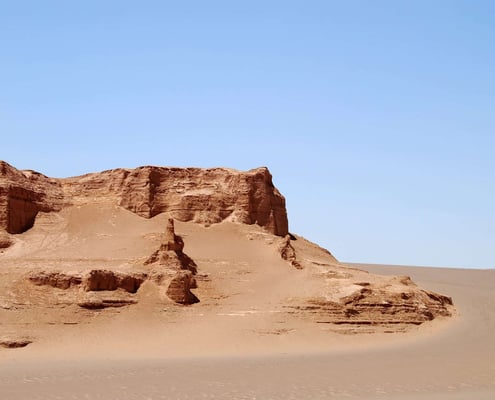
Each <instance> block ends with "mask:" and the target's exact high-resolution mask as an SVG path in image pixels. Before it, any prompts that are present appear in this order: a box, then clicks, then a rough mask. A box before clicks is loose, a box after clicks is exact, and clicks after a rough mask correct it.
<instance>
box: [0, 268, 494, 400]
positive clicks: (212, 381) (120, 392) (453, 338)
mask: <svg viewBox="0 0 495 400" xmlns="http://www.w3.org/2000/svg"><path fill="white" fill-rule="evenodd" d="M366 268H368V269H369V270H371V271H375V272H380V273H391V274H396V273H397V272H398V270H400V271H401V272H400V273H407V274H409V275H411V276H412V277H413V278H414V279H415V280H416V281H418V282H420V283H421V284H422V285H424V286H426V287H428V288H430V289H434V290H439V291H443V292H446V293H450V294H451V295H452V296H453V297H454V299H455V302H456V305H457V307H458V310H459V315H458V317H457V318H455V319H454V320H453V321H451V322H449V323H448V324H446V325H444V326H442V327H440V328H438V329H434V328H433V329H431V330H430V331H428V332H421V334H416V335H413V336H412V337H411V335H409V336H408V337H407V338H405V339H403V340H401V341H399V342H395V343H391V344H390V345H384V343H383V340H382V339H381V338H377V340H376V344H374V343H373V342H374V340H373V339H370V338H357V339H356V341H357V342H360V341H361V340H364V341H365V342H366V346H362V345H361V346H357V348H356V349H355V350H354V349H352V348H350V347H349V346H343V347H342V348H340V349H339V348H338V346H337V347H333V349H331V350H325V349H323V351H321V352H315V351H314V347H313V346H312V345H311V338H308V343H307V349H308V351H304V350H305V349H304V343H301V342H299V343H297V344H296V345H297V348H295V349H294V352H290V351H286V352H284V353H280V352H279V351H278V350H279V349H277V348H271V349H269V350H266V349H265V350H266V353H265V354H264V355H262V354H258V355H255V356H249V355H247V354H245V352H243V351H242V350H241V351H239V352H238V353H239V354H235V353H233V354H230V355H228V354H223V355H221V356H213V355H211V354H210V355H204V356H202V357H193V356H191V355H190V354H189V355H187V356H184V357H164V358H161V357H150V356H149V355H148V357H142V356H141V355H140V354H139V353H134V352H132V344H131V343H128V350H129V351H127V352H126V353H124V354H123V353H120V354H119V355H118V356H115V355H113V356H112V355H111V354H105V352H103V354H101V355H100V356H95V355H92V356H91V357H80V358H79V359H77V360H76V359H72V358H69V359H64V357H60V355H58V357H55V358H54V357H50V356H47V355H44V357H42V358H37V357H33V358H30V357H28V358H26V359H23V358H22V357H20V353H18V352H19V351H24V350H23V349H21V350H12V351H10V356H9V357H5V356H4V358H3V359H2V362H1V363H0V393H1V394H2V399H209V398H210V399H233V398H234V399H301V398H312V399H330V398H336V399H340V398H358V399H379V398H383V399H389V398H390V399H468V398H469V399H487V400H488V399H493V398H494V396H495V342H494V340H493V332H494V331H495V271H493V270H490V271H482V270H456V269H436V268H412V267H409V268H407V267H390V266H366ZM230 340H231V341H234V342H235V341H237V340H238V339H237V338H231V339H230ZM357 344H358V343H357ZM25 350H26V351H27V348H26V349H25Z"/></svg>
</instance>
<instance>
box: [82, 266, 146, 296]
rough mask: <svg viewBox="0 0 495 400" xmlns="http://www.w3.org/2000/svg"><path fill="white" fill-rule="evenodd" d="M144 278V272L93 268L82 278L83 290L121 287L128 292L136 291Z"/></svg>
mask: <svg viewBox="0 0 495 400" xmlns="http://www.w3.org/2000/svg"><path fill="white" fill-rule="evenodd" d="M146 278H147V276H146V275H145V274H139V273H135V274H124V273H118V272H113V271H108V270H104V269H95V270H92V271H91V272H90V273H89V274H88V275H87V276H86V277H85V278H84V290H85V291H87V292H89V291H101V290H117V289H123V290H125V291H126V292H128V293H136V292H137V291H138V289H139V287H140V286H141V284H142V283H143V282H144V281H145V280H146Z"/></svg>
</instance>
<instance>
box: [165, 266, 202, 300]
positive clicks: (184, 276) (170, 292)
mask: <svg viewBox="0 0 495 400" xmlns="http://www.w3.org/2000/svg"><path fill="white" fill-rule="evenodd" d="M194 288H196V280H195V279H194V276H193V274H192V272H191V271H179V272H177V274H176V275H175V276H174V278H172V281H171V282H170V285H169V286H168V288H167V296H168V297H169V298H170V299H171V300H173V301H175V302H176V303H180V304H194V303H198V302H199V299H198V298H197V297H196V296H195V295H194V293H192V292H191V289H194Z"/></svg>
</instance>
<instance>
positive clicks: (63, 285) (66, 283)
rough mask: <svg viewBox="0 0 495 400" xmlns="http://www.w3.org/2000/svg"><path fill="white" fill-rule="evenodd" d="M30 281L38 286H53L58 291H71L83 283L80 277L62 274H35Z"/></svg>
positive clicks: (30, 277)
mask: <svg viewBox="0 0 495 400" xmlns="http://www.w3.org/2000/svg"><path fill="white" fill-rule="evenodd" d="M28 279H29V281H30V282H31V283H34V284H35V285H38V286H42V285H45V286H51V287H54V288H57V289H69V288H71V287H73V286H78V285H80V284H81V283H82V277H81V276H80V275H71V274H64V273H62V272H34V273H32V274H31V275H30V276H29V278H28Z"/></svg>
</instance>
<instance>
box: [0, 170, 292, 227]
mask: <svg viewBox="0 0 495 400" xmlns="http://www.w3.org/2000/svg"><path fill="white" fill-rule="evenodd" d="M89 201H93V202H94V201H111V202H113V203H115V204H118V205H120V206H122V207H124V208H125V209H127V210H130V211H132V212H134V213H136V214H138V215H140V216H142V217H144V218H151V217H154V216H156V215H158V214H160V213H164V212H166V213H168V214H169V215H170V216H171V217H173V218H175V219H177V220H178V221H184V222H185V221H193V222H197V223H201V224H213V223H218V222H221V221H224V220H229V221H233V222H238V223H243V224H258V225H260V226H263V227H264V228H265V229H266V230H267V231H269V232H271V233H273V234H275V235H279V236H285V235H286V234H287V233H288V222H287V212H286V209H285V199H284V197H283V196H282V195H281V194H280V192H279V191H278V190H277V189H276V188H275V187H274V185H273V183H272V176H271V174H270V172H269V171H268V169H267V168H257V169H253V170H250V171H247V172H240V171H236V170H232V169H227V168H208V169H203V168H165V167H152V166H146V167H139V168H136V169H114V170H109V171H104V172H100V173H93V174H87V175H83V176H79V177H74V178H66V179H53V178H48V177H46V176H44V175H42V174H40V173H37V172H34V171H20V170H17V169H15V168H14V167H12V166H11V165H9V164H7V163H6V162H3V161H0V230H5V231H7V232H9V233H14V234H15V233H21V232H24V231H26V230H27V229H29V228H31V227H32V226H33V223H34V220H35V218H36V215H37V214H38V212H40V211H45V212H50V211H59V210H61V209H62V208H64V207H67V206H71V205H77V204H84V203H87V202H89Z"/></svg>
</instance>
